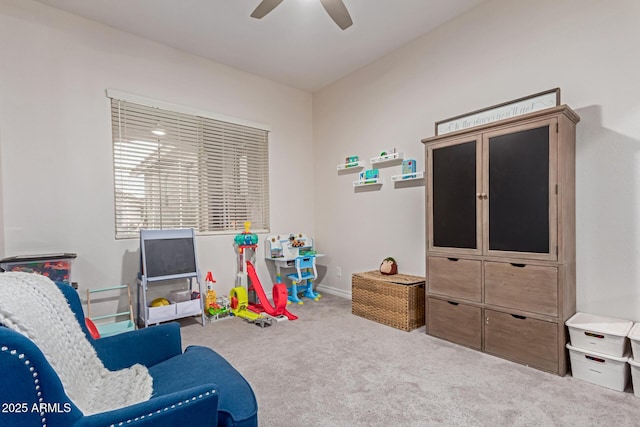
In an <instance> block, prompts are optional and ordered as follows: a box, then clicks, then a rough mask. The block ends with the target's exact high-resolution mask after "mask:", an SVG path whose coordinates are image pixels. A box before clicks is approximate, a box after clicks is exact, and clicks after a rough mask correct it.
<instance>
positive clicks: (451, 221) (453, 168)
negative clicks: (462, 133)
mask: <svg viewBox="0 0 640 427" xmlns="http://www.w3.org/2000/svg"><path fill="white" fill-rule="evenodd" d="M476 144H477V142H476V141H470V142H464V143H461V144H456V145H449V146H445V147H440V148H434V149H433V158H432V162H433V163H432V165H433V166H432V167H433V170H432V174H433V177H432V185H433V187H432V189H433V211H432V213H433V245H434V246H438V247H451V248H470V249H477V247H478V242H477V228H476V227H477V223H476V218H477V213H476V179H477V171H476V158H477V154H476V149H477V145H476Z"/></svg>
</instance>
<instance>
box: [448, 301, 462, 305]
mask: <svg viewBox="0 0 640 427" xmlns="http://www.w3.org/2000/svg"><path fill="white" fill-rule="evenodd" d="M447 302H448V303H449V304H451V305H459V304H460V303H459V302H455V301H447Z"/></svg>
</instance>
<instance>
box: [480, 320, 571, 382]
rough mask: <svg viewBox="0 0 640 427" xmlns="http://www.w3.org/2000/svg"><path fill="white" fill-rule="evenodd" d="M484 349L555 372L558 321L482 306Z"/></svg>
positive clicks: (557, 352) (556, 371)
mask: <svg viewBox="0 0 640 427" xmlns="http://www.w3.org/2000/svg"><path fill="white" fill-rule="evenodd" d="M484 317H485V321H484V350H485V352H487V353H489V354H493V355H495V356H499V357H502V358H505V359H509V360H513V361H514V362H519V363H522V364H524V365H528V366H531V367H534V368H537V369H541V370H543V371H547V372H553V373H556V374H557V373H558V369H559V367H558V366H559V365H558V357H559V356H558V355H559V350H558V324H557V323H553V322H545V321H543V320H537V319H531V318H528V317H522V316H515V315H511V314H509V313H502V312H499V311H494V310H489V309H485V311H484Z"/></svg>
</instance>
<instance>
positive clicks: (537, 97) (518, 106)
mask: <svg viewBox="0 0 640 427" xmlns="http://www.w3.org/2000/svg"><path fill="white" fill-rule="evenodd" d="M559 105H560V88H554V89H549V90H546V91H544V92H539V93H535V94H533V95H528V96H525V97H522V98H518V99H514V100H513V101H507V102H503V103H501V104H497V105H493V106H491V107H487V108H482V109H480V110H476V111H472V112H470V113H466V114H462V115H459V116H455V117H451V118H448V119H445V120H440V121H438V122H436V123H435V133H436V136H437V135H444V134H447V133H451V132H456V131H460V130H463V129H468V128H472V127H475V126H480V125H486V124H489V123H492V122H496V121H498V120H503V119H508V118H512V117H517V116H521V115H524V114H528V113H533V112H535V111H540V110H544V109H547V108H553V107H557V106H559Z"/></svg>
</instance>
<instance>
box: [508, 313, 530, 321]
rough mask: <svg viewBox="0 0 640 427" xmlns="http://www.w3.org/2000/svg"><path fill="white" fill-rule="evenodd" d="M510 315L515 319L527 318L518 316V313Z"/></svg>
mask: <svg viewBox="0 0 640 427" xmlns="http://www.w3.org/2000/svg"><path fill="white" fill-rule="evenodd" d="M511 317H515V318H516V319H520V320H524V319H526V318H527V317H526V316H520V315H518V314H512V315H511Z"/></svg>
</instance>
